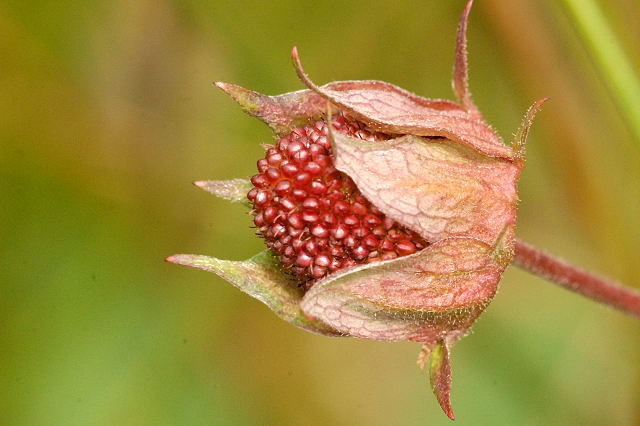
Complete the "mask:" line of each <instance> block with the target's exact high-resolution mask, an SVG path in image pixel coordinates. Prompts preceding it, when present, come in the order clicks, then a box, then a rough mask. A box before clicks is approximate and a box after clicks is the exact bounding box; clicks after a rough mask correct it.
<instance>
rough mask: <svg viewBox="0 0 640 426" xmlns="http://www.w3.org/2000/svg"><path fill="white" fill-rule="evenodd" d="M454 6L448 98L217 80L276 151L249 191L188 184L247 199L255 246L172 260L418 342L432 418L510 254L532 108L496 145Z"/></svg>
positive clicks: (340, 332)
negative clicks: (265, 91) (243, 257)
mask: <svg viewBox="0 0 640 426" xmlns="http://www.w3.org/2000/svg"><path fill="white" fill-rule="evenodd" d="M471 4H472V1H469V2H468V4H467V6H466V8H465V10H464V12H463V14H462V18H461V21H460V25H459V27H458V35H457V43H456V60H455V67H454V75H453V89H454V92H455V95H456V99H457V103H454V102H451V101H446V100H439V99H426V98H422V97H419V96H416V95H414V94H412V93H409V92H407V91H405V90H403V89H401V88H399V87H396V86H394V85H392V84H389V83H385V82H382V81H371V80H366V81H337V82H332V83H328V84H325V85H323V86H317V85H316V84H314V83H313V82H312V81H311V80H310V79H309V77H308V76H307V75H306V74H305V72H304V71H303V69H302V66H301V64H300V60H299V57H298V52H297V50H296V48H294V49H293V61H294V65H295V68H296V71H297V73H298V75H299V77H300V79H301V80H302V81H303V83H304V84H305V85H306V86H307V89H305V90H301V91H297V92H291V93H286V94H283V95H279V96H266V95H262V94H259V93H256V92H253V91H251V90H248V89H244V88H242V87H239V86H236V85H232V84H227V83H217V85H218V87H220V88H221V89H222V90H224V91H225V92H226V93H228V94H229V95H230V96H231V97H232V98H233V99H234V100H235V101H236V102H238V103H239V104H240V106H241V107H242V109H243V110H244V111H246V112H247V113H249V114H251V115H253V116H256V117H258V118H259V119H261V120H262V121H264V122H265V123H266V124H268V125H269V127H271V129H273V131H274V132H275V134H276V137H277V142H276V143H275V145H274V146H272V147H268V149H267V150H266V154H265V157H264V158H262V159H260V160H259V161H258V174H256V175H255V176H253V177H252V178H251V180H250V181H245V180H240V179H238V180H230V181H202V182H196V185H198V186H200V187H202V188H203V189H205V190H207V191H209V192H211V193H213V194H215V195H217V196H220V197H223V198H226V199H229V200H231V201H245V202H246V201H247V199H248V201H249V204H250V206H251V208H252V210H251V212H252V214H253V215H254V223H255V225H256V227H257V229H258V234H259V235H260V236H261V237H262V238H264V240H265V243H266V245H267V248H268V250H266V251H265V252H262V253H260V254H258V255H256V256H255V257H253V258H251V259H249V260H247V261H243V262H235V261H226V260H219V259H215V258H211V257H206V256H196V255H176V256H172V257H170V258H169V259H168V260H169V261H171V262H174V263H178V264H182V265H187V266H192V267H196V268H200V269H204V270H208V271H211V272H214V273H216V274H218V275H220V276H221V277H222V278H224V279H226V280H228V281H229V282H231V283H232V284H233V285H235V286H236V287H238V288H240V289H241V290H242V291H244V292H246V293H248V294H249V295H251V296H253V297H255V298H257V299H258V300H260V301H262V302H263V303H265V304H266V305H267V306H269V307H270V308H271V309H272V310H273V311H274V312H275V313H276V314H278V315H279V316H280V317H282V318H283V319H285V320H286V321H288V322H290V323H292V324H294V325H296V326H298V327H301V328H304V329H306V330H308V331H312V332H316V333H320V334H325V335H331V336H350V337H360V338H368V339H376V340H411V341H416V342H420V343H423V349H422V351H421V354H420V357H419V363H420V365H421V367H424V364H425V362H426V360H427V357H428V356H431V361H430V363H429V367H430V372H431V383H432V387H433V389H434V392H435V394H436V396H437V398H438V401H439V402H440V405H441V406H442V408H443V410H444V411H445V412H446V413H447V415H448V416H449V417H451V418H453V412H452V410H451V405H450V402H449V394H450V386H451V374H450V364H449V350H450V347H451V345H452V344H453V343H454V342H455V341H456V340H458V339H460V338H461V337H462V336H464V335H465V334H466V333H467V332H468V330H469V327H470V326H471V325H472V324H473V322H474V321H475V320H476V318H477V317H478V316H479V315H480V313H482V311H483V310H484V309H485V308H486V306H487V305H488V304H489V302H490V301H491V299H492V298H493V295H494V294H495V292H496V289H497V286H498V281H499V280H500V277H501V275H502V273H503V271H504V269H505V268H506V267H507V265H508V264H509V263H510V262H511V259H512V257H513V253H514V230H515V224H516V207H517V202H518V196H517V188H516V187H517V181H518V178H519V176H520V172H521V171H522V167H523V165H524V142H525V139H526V136H527V132H528V129H529V126H530V125H531V121H532V118H533V116H534V114H535V113H536V112H537V110H538V109H539V107H540V106H541V105H542V103H543V102H544V100H541V101H539V102H537V103H536V104H534V105H533V106H532V107H531V109H530V110H529V112H528V113H527V115H526V118H525V121H524V123H523V125H522V126H521V128H520V130H519V131H518V132H517V134H516V137H515V139H514V141H513V144H511V145H506V144H505V143H503V141H502V140H501V138H500V137H499V136H498V135H497V134H496V132H495V131H494V130H493V129H492V128H491V127H490V126H489V125H488V124H487V123H486V122H485V120H484V118H483V117H482V114H480V112H479V111H478V109H477V108H476V106H475V105H474V103H473V101H472V100H471V95H470V93H469V90H468V85H467V54H466V27H467V18H468V15H469V11H470V8H471Z"/></svg>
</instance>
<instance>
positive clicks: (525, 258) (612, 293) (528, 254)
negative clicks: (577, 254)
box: [513, 240, 640, 317]
mask: <svg viewBox="0 0 640 426" xmlns="http://www.w3.org/2000/svg"><path fill="white" fill-rule="evenodd" d="M513 263H514V264H515V265H517V266H519V267H521V268H522V269H526V270H527V271H529V272H531V273H533V274H535V275H538V276H540V277H543V278H546V279H548V280H549V281H552V282H554V283H556V284H559V285H561V286H562V287H564V288H566V289H569V290H571V291H575V292H576V293H580V294H582V295H583V296H586V297H589V298H591V299H593V300H595V301H597V302H600V303H604V304H606V305H609V306H611V307H613V308H616V309H619V310H621V311H623V312H626V313H629V314H631V315H635V316H637V317H640V291H638V290H636V289H633V288H629V287H625V286H623V285H621V284H619V283H617V282H615V281H612V280H609V279H607V278H603V277H599V276H597V275H594V274H592V273H590V272H587V271H585V270H583V269H580V268H578V267H576V266H573V265H570V264H568V263H566V262H565V261H563V260H561V259H558V258H556V257H553V256H551V255H549V254H546V253H544V252H542V251H540V250H538V249H537V248H535V247H533V246H531V245H530V244H528V243H526V242H524V241H522V240H516V253H515V257H514V259H513Z"/></svg>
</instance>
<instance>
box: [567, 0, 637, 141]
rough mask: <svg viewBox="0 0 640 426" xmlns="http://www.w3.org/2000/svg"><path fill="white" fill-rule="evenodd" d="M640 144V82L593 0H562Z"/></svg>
mask: <svg viewBox="0 0 640 426" xmlns="http://www.w3.org/2000/svg"><path fill="white" fill-rule="evenodd" d="M563 2H564V4H565V7H566V8H567V10H568V11H569V12H570V13H571V15H572V17H573V20H574V21H575V22H576V23H577V25H578V28H579V30H580V32H581V33H582V36H583V37H584V38H585V40H586V44H587V48H588V49H589V51H590V53H591V54H592V55H593V58H594V59H595V61H596V64H597V66H598V67H599V71H600V72H601V73H602V75H603V76H604V78H605V80H606V81H607V83H608V85H609V89H610V90H611V92H612V93H613V96H614V98H615V101H616V102H617V103H618V105H619V106H620V109H621V111H622V113H623V114H624V118H625V120H626V121H627V123H628V125H629V126H630V128H631V130H632V131H633V133H634V135H635V139H636V143H638V144H640V81H639V80H638V77H637V76H636V75H635V73H634V71H633V67H632V66H631V63H630V62H629V59H628V58H627V56H626V55H625V53H624V52H623V51H622V49H621V48H620V45H619V44H618V42H617V40H616V38H615V35H614V34H613V31H612V30H611V27H610V26H609V25H608V23H607V21H606V20H605V19H604V16H603V15H602V11H601V9H600V6H599V5H598V3H597V2H596V1H595V0H563Z"/></svg>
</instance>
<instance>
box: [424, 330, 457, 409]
mask: <svg viewBox="0 0 640 426" xmlns="http://www.w3.org/2000/svg"><path fill="white" fill-rule="evenodd" d="M429 379H430V381H431V389H432V390H433V393H434V394H435V396H436V399H437V400H438V403H439V404H440V407H442V410H443V411H444V413H445V414H446V415H447V416H448V417H449V418H450V419H451V420H454V419H455V416H454V415H453V409H452V408H451V360H450V357H449V343H448V342H447V340H446V339H443V340H440V341H438V343H436V345H435V346H434V347H433V349H432V351H431V360H430V361H429Z"/></svg>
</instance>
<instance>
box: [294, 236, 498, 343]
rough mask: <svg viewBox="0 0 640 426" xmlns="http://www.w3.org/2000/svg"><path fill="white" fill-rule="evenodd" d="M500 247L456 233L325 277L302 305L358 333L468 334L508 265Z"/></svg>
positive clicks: (421, 337) (396, 336) (379, 336)
mask: <svg viewBox="0 0 640 426" xmlns="http://www.w3.org/2000/svg"><path fill="white" fill-rule="evenodd" d="M492 256H493V248H492V247H490V246H489V245H487V244H485V243H483V242H481V241H478V240H475V239H471V238H450V239H446V240H442V241H439V242H437V243H434V244H432V245H430V246H428V247H427V248H425V249H424V250H422V251H420V252H418V253H415V254H413V255H410V256H405V257H401V258H398V259H394V260H391V261H387V262H379V263H373V264H367V265H364V266H359V267H356V268H352V269H349V270H344V271H340V272H337V273H334V274H332V275H330V276H328V277H326V278H324V279H323V280H320V281H318V282H317V283H316V284H315V285H314V286H313V287H311V289H310V290H309V291H308V292H307V294H305V296H304V297H303V299H302V304H301V307H302V310H303V311H304V312H305V313H306V314H307V315H309V316H310V317H313V318H317V319H319V320H321V321H322V322H324V323H326V324H328V325H330V326H332V327H333V328H334V329H336V330H338V331H340V332H342V333H344V334H348V335H351V336H355V337H361V338H368V339H376V340H413V341H417V342H422V343H434V342H437V341H439V340H441V339H442V338H443V337H444V336H452V337H453V336H461V335H463V334H464V333H466V332H467V330H468V328H469V327H470V326H471V324H472V323H473V322H474V321H475V319H476V318H477V317H478V315H480V313H481V312H482V311H483V310H484V308H485V307H486V306H487V305H488V303H489V302H490V301H491V298H492V297H493V295H494V294H495V291H496V289H497V285H498V281H499V279H500V275H501V274H502V272H503V271H504V266H503V265H500V264H498V263H497V262H496V261H495V259H494V258H493V257H492Z"/></svg>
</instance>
